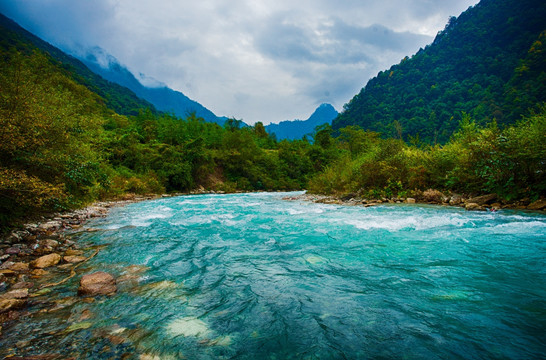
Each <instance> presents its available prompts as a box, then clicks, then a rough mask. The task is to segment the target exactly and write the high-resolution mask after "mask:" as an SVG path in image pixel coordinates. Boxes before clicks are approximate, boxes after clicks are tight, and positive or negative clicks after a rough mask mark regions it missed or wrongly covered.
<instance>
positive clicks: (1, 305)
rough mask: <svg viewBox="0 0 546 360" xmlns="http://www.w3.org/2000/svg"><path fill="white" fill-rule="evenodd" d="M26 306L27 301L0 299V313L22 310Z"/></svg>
mask: <svg viewBox="0 0 546 360" xmlns="http://www.w3.org/2000/svg"><path fill="white" fill-rule="evenodd" d="M25 304H26V299H0V313H3V312H6V311H10V310H13V309H20V308H22V307H23V306H25Z"/></svg>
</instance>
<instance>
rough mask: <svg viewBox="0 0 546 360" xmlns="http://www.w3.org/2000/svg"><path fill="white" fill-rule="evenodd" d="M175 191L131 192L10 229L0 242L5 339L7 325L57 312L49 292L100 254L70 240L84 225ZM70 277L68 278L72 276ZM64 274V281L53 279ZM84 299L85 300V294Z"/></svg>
mask: <svg viewBox="0 0 546 360" xmlns="http://www.w3.org/2000/svg"><path fill="white" fill-rule="evenodd" d="M169 196H170V195H157V196H156V195H154V196H127V197H126V198H125V199H121V200H120V199H116V200H108V201H99V202H95V203H92V204H90V205H88V206H86V207H84V208H81V209H76V210H71V211H68V212H63V213H55V214H51V215H49V216H44V217H42V219H40V220H36V221H32V222H29V223H26V224H24V225H22V226H21V227H19V228H16V229H11V231H9V232H8V233H7V234H5V236H3V237H2V240H1V242H0V337H1V336H2V334H3V332H5V331H6V328H11V325H13V324H14V323H17V322H19V321H22V319H24V318H25V317H28V316H32V314H34V313H36V312H44V311H54V310H55V309H57V308H58V304H56V303H55V302H50V301H49V300H50V296H49V295H48V293H49V292H50V291H51V289H49V288H53V287H55V286H57V285H60V284H62V283H64V282H65V281H67V280H69V279H70V278H72V277H74V276H75V275H76V272H75V269H76V268H77V267H78V266H79V265H81V264H83V263H85V262H86V261H88V260H90V259H91V258H92V257H94V256H95V255H96V252H98V251H95V253H94V254H92V252H93V249H82V248H80V245H79V244H78V243H77V242H75V241H72V240H71V237H72V235H74V234H77V233H78V232H90V231H93V229H85V228H84V225H85V223H86V222H88V221H89V220H91V219H94V218H97V217H105V216H107V215H108V213H109V211H110V209H112V208H116V207H121V206H126V205H128V204H132V203H136V202H140V201H147V200H154V199H159V198H162V197H169ZM67 276H68V277H67ZM60 278H64V280H61V281H59V282H53V283H52V282H51V281H53V280H58V279H60ZM80 300H84V299H83V298H81V299H80Z"/></svg>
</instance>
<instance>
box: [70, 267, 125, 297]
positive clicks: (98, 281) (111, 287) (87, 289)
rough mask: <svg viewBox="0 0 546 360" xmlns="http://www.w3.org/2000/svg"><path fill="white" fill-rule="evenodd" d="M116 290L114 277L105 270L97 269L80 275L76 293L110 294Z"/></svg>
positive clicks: (91, 294) (89, 294)
mask: <svg viewBox="0 0 546 360" xmlns="http://www.w3.org/2000/svg"><path fill="white" fill-rule="evenodd" d="M116 291H117V286H116V279H114V277H113V276H112V275H110V274H108V273H106V272H103V271H98V272H95V273H92V274H87V275H84V276H82V278H81V280H80V288H79V289H78V294H80V295H84V296H96V295H112V294H114V293H115V292H116Z"/></svg>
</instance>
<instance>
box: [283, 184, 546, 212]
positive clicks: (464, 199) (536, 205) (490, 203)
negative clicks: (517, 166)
mask: <svg viewBox="0 0 546 360" xmlns="http://www.w3.org/2000/svg"><path fill="white" fill-rule="evenodd" d="M284 199H285V200H302V201H311V202H315V203H321V204H337V205H346V206H363V207H371V206H376V205H380V204H403V203H405V204H416V203H420V204H434V205H444V206H458V207H463V208H465V209H466V210H472V211H486V210H490V211H496V210H500V209H518V210H533V211H541V210H546V199H539V200H536V201H531V200H530V199H521V200H518V201H514V202H508V201H503V200H501V199H499V197H498V196H497V195H496V194H487V195H481V196H469V195H461V194H447V195H446V194H444V193H442V192H440V191H438V190H434V189H429V190H426V191H422V192H415V193H413V194H412V197H392V198H381V199H368V198H364V197H362V196H359V195H358V194H356V193H355V194H345V195H341V196H339V195H321V194H308V193H305V194H302V195H299V196H289V197H285V198H284Z"/></svg>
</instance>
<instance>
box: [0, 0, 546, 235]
mask: <svg viewBox="0 0 546 360" xmlns="http://www.w3.org/2000/svg"><path fill="white" fill-rule="evenodd" d="M512 3H514V2H513V1H506V0H502V1H501V0H499V1H494V2H492V1H489V0H484V1H482V2H481V3H480V4H479V5H477V6H476V7H475V8H473V9H471V10H472V11H471V10H469V11H468V12H466V13H464V14H463V15H461V16H460V17H459V18H458V19H455V18H453V19H452V20H451V21H450V22H449V24H448V25H447V26H446V29H445V30H444V31H443V32H442V33H441V34H439V35H438V37H437V38H436V40H435V42H434V44H433V45H431V46H430V47H428V48H427V49H425V50H422V51H420V52H419V53H418V54H416V55H415V56H414V57H412V58H411V59H406V60H404V61H402V63H401V64H399V65H396V66H394V67H393V68H391V70H389V71H386V72H383V73H380V75H379V76H378V77H377V78H375V79H372V80H371V81H370V82H369V83H368V85H367V86H366V87H365V89H363V91H362V92H361V93H360V94H359V95H357V96H356V97H355V98H354V99H353V100H352V101H351V102H350V103H349V104H347V105H346V107H345V111H344V112H343V113H342V114H341V115H340V117H339V118H338V119H337V120H336V122H335V123H334V126H333V127H332V126H330V125H328V124H325V125H321V126H318V127H317V128H316V129H315V131H314V133H313V134H312V137H310V138H304V139H302V140H290V141H288V140H283V141H278V140H277V139H276V138H275V137H274V136H270V135H269V134H268V133H267V131H266V129H265V127H264V125H263V124H262V123H256V124H255V125H254V126H242V124H243V123H242V121H241V120H237V119H229V120H227V121H226V122H225V124H224V125H223V126H219V125H218V124H216V123H209V122H205V121H204V120H203V119H201V118H199V117H197V116H195V115H189V116H188V117H187V118H184V119H181V118H178V117H176V116H174V115H173V114H166V113H161V112H158V111H157V110H155V109H154V108H153V106H151V105H150V104H149V103H147V102H145V101H142V100H140V99H138V97H136V95H134V93H132V92H131V91H130V90H128V89H126V88H122V87H120V86H119V85H115V84H112V83H110V82H108V81H106V80H104V79H102V78H100V77H98V76H97V75H94V74H93V73H92V72H90V71H89V70H88V69H87V68H85V66H84V65H83V64H81V63H79V62H78V61H77V60H76V59H74V58H71V57H69V56H67V55H63V53H62V52H61V51H60V50H58V49H55V48H54V47H52V46H51V45H49V44H47V43H45V42H43V41H41V40H39V39H38V38H35V37H31V38H29V34H28V33H22V32H21V30H17V28H16V25H15V24H14V23H12V22H10V21H9V20H6V19H4V20H3V22H2V26H4V28H3V29H2V31H1V34H2V35H1V38H0V45H1V46H0V57H1V61H2V68H1V71H0V228H6V227H8V226H13V225H15V224H17V223H18V222H20V221H22V220H24V219H28V218H29V217H33V216H38V215H41V214H47V213H52V212H56V211H62V210H67V209H73V208H78V207H81V206H84V205H86V204H89V203H91V202H93V201H96V200H98V199H112V198H118V197H123V196H124V195H125V194H128V193H134V194H161V193H165V192H171V193H173V192H174V193H176V192H187V191H191V190H193V189H198V188H202V189H207V190H215V191H225V192H233V191H239V190H240V191H252V190H267V191H275V190H300V189H309V190H310V191H312V192H316V193H327V194H336V195H340V196H343V195H344V194H349V193H357V194H359V195H360V196H366V197H369V198H379V197H393V196H401V197H405V196H410V195H414V194H416V193H419V192H422V191H425V190H427V189H431V188H432V189H438V190H440V191H443V192H457V193H465V194H474V195H477V194H486V193H492V192H494V193H496V194H498V197H499V198H500V199H504V200H506V201H510V200H514V199H521V198H528V199H531V200H533V199H538V198H540V197H544V196H545V195H546V173H545V164H544V159H546V141H545V140H546V139H545V137H546V105H545V104H544V100H545V86H546V85H545V84H546V75H545V70H544V64H545V61H544V60H545V59H544V53H545V52H544V41H545V40H546V39H545V37H546V33H544V32H542V33H541V32H538V33H537V32H536V31H535V32H532V31H523V30H522V29H523V28H522V26H524V24H525V26H528V27H529V28H533V29H534V28H537V27H538V25H537V24H536V22H535V23H533V21H532V19H535V14H536V13H540V11H542V9H543V8H544V6H543V5H540V6H539V4H535V7H534V8H533V9H534V10H533V9H529V8H525V7H524V6H523V5H517V6H516V5H514V4H512ZM520 3H521V4H527V6H529V4H528V1H522V2H517V4H520ZM496 4H498V6H496ZM507 4H512V5H513V6H514V11H513V12H512V17H511V18H513V19H512V20H510V21H509V23H510V24H512V25H513V28H512V27H509V28H506V29H505V32H506V33H505V34H504V35H502V37H503V39H506V38H507V37H514V39H512V41H511V42H510V43H509V44H516V43H517V44H519V45H518V46H517V49H519V50H517V51H516V48H514V47H512V45H510V46H508V43H503V42H502V41H499V39H496V37H498V36H500V35H499V34H498V33H496V32H495V31H493V32H492V33H488V32H484V31H483V27H479V26H477V25H476V26H475V27H470V28H468V29H467V28H463V25H464V26H465V27H466V26H468V24H469V22H471V20H472V21H474V22H475V23H476V24H478V23H480V22H484V23H485V24H486V25H487V26H490V27H493V24H492V23H491V22H492V21H493V22H494V21H498V16H497V17H495V12H499V13H501V12H506V11H508V10H507V9H505V8H504V7H505V6H508V5H507ZM512 5H510V6H512ZM484 9H485V10H487V11H485V10H484ZM478 10H480V11H478ZM482 12H483V14H482ZM531 13H532V14H531ZM474 14H478V15H479V16H478V15H476V17H474V16H475V15H474ZM480 14H482V15H480ZM484 14H485V15H484ZM522 18H523V19H522ZM525 19H531V20H529V21H526V20H525ZM461 24H463V25H461ZM541 24H542V23H541ZM501 25H503V26H501V27H504V25H506V22H503V23H501ZM541 26H542V25H541ZM542 30H543V29H542ZM520 31H521V34H520ZM476 33H479V34H481V36H483V37H484V39H489V40H488V41H482V42H481V43H480V46H481V47H482V49H481V51H478V50H477V49H474V50H472V51H471V52H468V51H467V50H468V49H467V48H466V47H467V44H474V42H473V41H470V40H472V39H474V38H475V36H476ZM516 35H517V36H516ZM520 35H521V36H520ZM457 39H459V40H457ZM465 39H466V40H465ZM469 39H470V40H469ZM457 41H459V42H457ZM37 44H38V45H40V46H37ZM442 44H449V47H447V45H445V46H444V47H441V46H439V45H442ZM504 45H506V47H505V46H504ZM442 46H443V45H442ZM468 46H471V45H468ZM472 46H474V45H472ZM448 49H452V51H453V54H452V55H448V54H447V52H448ZM523 49H525V50H523ZM444 53H445V54H444ZM470 53H472V54H477V53H480V54H481V55H483V56H486V57H485V58H479V59H475V65H476V66H478V65H479V66H481V67H480V68H481V69H482V70H483V71H482V72H480V73H479V74H478V73H477V72H476V71H475V69H472V71H470V72H469V73H468V74H467V75H465V76H462V75H461V73H462V72H464V71H465V69H467V65H465V64H466V63H464V62H463V63H461V62H460V61H462V60H461V59H463V58H465V56H466V55H468V54H470ZM486 54H487V55H486ZM446 57H447V58H449V59H451V60H449V61H448V60H446ZM431 61H433V62H432V63H431ZM482 61H483V64H482V63H481V62H482ZM506 64H509V65H506ZM417 65H418V66H417ZM505 65H506V66H505ZM416 66H417V67H416ZM433 74H435V77H434V76H432V75H433ZM448 75H449V76H448ZM429 76H431V77H430V78H429ZM442 76H445V77H446V79H445V81H440V78H441V77H442ZM457 76H460V78H458V80H457V81H456V82H457V83H458V84H460V86H458V87H457V86H453V84H454V83H453V81H451V80H452V78H453V77H457ZM424 79H426V81H427V82H426V83H424V82H423V81H425V80H424ZM410 83H411V84H413V85H415V86H413V87H412V88H411V90H410V89H409V87H408V85H407V84H410ZM471 84H472V86H471V87H470V88H471V89H472V91H470V90H469V86H470V85H471ZM386 99H389V101H387V100H386ZM407 101H409V104H410V105H411V106H409V105H408V106H406V105H407V104H408V102H407ZM374 104H375V105H374ZM372 105H373V106H372ZM357 110H358V111H357ZM364 110H365V111H364ZM355 114H358V115H355ZM370 114H371V115H370ZM522 114H524V116H521V115H522ZM353 115H354V116H355V117H354V118H351V117H352V116H353ZM395 115H396V116H395ZM355 119H359V120H358V121H356V120H355ZM372 119H373V120H372ZM349 120H350V121H349ZM341 125H348V126H343V127H341ZM359 125H360V126H359Z"/></svg>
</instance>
